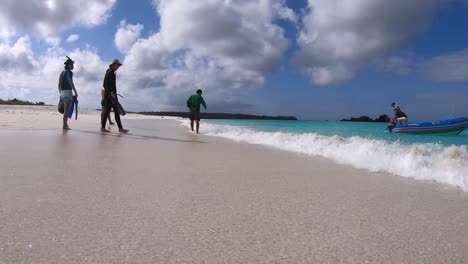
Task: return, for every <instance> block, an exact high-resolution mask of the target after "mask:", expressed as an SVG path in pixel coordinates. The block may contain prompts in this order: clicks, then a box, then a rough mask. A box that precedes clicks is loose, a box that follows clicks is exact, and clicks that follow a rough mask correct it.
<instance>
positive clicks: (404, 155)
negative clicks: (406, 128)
mask: <svg viewBox="0 0 468 264" xmlns="http://www.w3.org/2000/svg"><path fill="white" fill-rule="evenodd" d="M183 124H184V125H186V126H188V125H189V124H188V122H185V121H184V123H183ZM203 134H206V135H210V136H217V137H224V138H229V139H232V140H235V141H241V142H247V143H252V144H261V145H265V146H270V147H274V148H277V149H281V150H287V151H292V152H297V153H303V154H308V155H316V156H321V157H325V158H329V159H332V160H334V161H335V162H337V163H341V164H347V165H351V166H353V167H356V168H362V169H367V170H370V171H375V172H385V173H391V174H395V175H399V176H403V177H407V178H413V179H417V180H433V181H437V182H440V183H446V184H449V185H453V186H457V187H460V188H461V189H462V190H464V191H468V150H467V146H466V145H461V146H455V145H452V146H443V145H440V144H430V143H413V144H402V143H400V142H388V141H384V140H377V139H366V138H362V137H358V136H355V137H350V138H343V137H340V136H337V135H335V136H331V137H330V136H323V135H319V134H315V133H303V134H294V133H286V132H261V131H255V130H253V129H249V128H245V127H239V126H229V125H218V124H209V123H203Z"/></svg>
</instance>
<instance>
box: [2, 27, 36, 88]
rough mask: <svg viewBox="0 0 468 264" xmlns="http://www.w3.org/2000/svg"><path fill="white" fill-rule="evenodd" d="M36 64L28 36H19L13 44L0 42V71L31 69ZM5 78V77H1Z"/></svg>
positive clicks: (13, 71) (14, 71)
mask: <svg viewBox="0 0 468 264" xmlns="http://www.w3.org/2000/svg"><path fill="white" fill-rule="evenodd" d="M37 66H38V62H37V61H36V60H35V58H34V54H33V52H32V49H31V40H30V38H29V37H28V36H25V37H21V38H19V39H18V41H16V43H14V44H13V45H9V44H6V43H3V44H2V43H0V71H9V72H12V73H15V74H16V73H18V72H23V71H32V70H34V69H35V68H36V67H37ZM2 79H5V77H2Z"/></svg>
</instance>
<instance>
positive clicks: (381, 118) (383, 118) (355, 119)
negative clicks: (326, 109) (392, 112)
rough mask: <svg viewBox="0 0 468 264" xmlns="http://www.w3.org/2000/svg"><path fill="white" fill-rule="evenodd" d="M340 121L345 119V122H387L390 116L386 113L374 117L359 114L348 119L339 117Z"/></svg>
mask: <svg viewBox="0 0 468 264" xmlns="http://www.w3.org/2000/svg"><path fill="white" fill-rule="evenodd" d="M340 121H347V122H381V123H387V122H388V121H390V117H389V116H388V115H380V116H379V117H378V118H376V119H372V118H370V117H368V116H361V117H351V118H350V119H346V118H344V119H341V120H340Z"/></svg>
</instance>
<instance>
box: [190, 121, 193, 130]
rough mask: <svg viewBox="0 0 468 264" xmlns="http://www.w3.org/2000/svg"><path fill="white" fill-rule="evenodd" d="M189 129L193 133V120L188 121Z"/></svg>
mask: <svg viewBox="0 0 468 264" xmlns="http://www.w3.org/2000/svg"><path fill="white" fill-rule="evenodd" d="M190 128H192V132H193V120H190Z"/></svg>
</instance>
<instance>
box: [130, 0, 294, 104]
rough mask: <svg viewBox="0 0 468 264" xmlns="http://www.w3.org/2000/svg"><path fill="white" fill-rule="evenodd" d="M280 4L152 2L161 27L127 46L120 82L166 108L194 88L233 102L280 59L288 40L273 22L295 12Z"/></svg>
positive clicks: (272, 0) (271, 0)
mask: <svg viewBox="0 0 468 264" xmlns="http://www.w3.org/2000/svg"><path fill="white" fill-rule="evenodd" d="M284 3H285V2H284V1H282V0H281V1H280V0H256V1H218V0H206V1H191V0H179V1H172V0H158V1H154V5H155V7H156V11H157V12H158V15H159V16H160V25H161V30H160V32H157V33H155V34H153V35H151V36H149V37H148V38H143V39H139V40H138V41H137V42H136V43H135V44H133V45H132V47H131V48H129V49H128V53H127V55H126V58H125V62H124V68H125V69H124V68H123V69H122V73H121V74H122V76H123V77H122V78H124V77H125V79H126V81H125V82H126V83H125V84H124V86H127V87H133V88H130V89H134V91H136V90H138V91H139V93H147V94H148V95H149V96H147V97H145V99H144V100H146V103H148V104H149V103H150V102H149V101H151V102H152V103H153V104H157V105H159V106H164V107H165V108H170V107H171V106H173V105H177V106H182V107H183V102H184V100H185V99H186V98H185V97H186V96H187V95H189V94H190V93H192V92H193V91H194V90H195V89H197V88H201V89H203V90H204V91H205V92H206V93H205V94H206V96H207V98H209V99H210V100H211V101H212V102H213V103H215V104H216V103H218V104H220V105H221V104H225V105H228V104H234V103H235V101H236V100H237V99H238V98H239V96H241V95H242V94H243V92H244V91H246V90H249V89H252V88H256V87H261V86H262V85H263V84H264V76H265V74H266V73H268V72H271V71H272V70H273V69H275V67H277V66H278V65H279V64H280V63H281V62H282V56H283V53H284V51H285V50H286V49H287V47H288V44H289V43H288V41H287V40H286V38H285V37H284V31H283V29H282V28H281V27H279V26H278V25H276V24H275V23H274V20H275V19H278V18H283V17H285V16H286V17H288V16H289V17H291V18H293V14H294V12H292V10H289V9H288V8H287V7H286V6H285V5H284ZM288 13H289V15H285V14H288ZM130 91H131V90H130ZM144 103H145V102H144Z"/></svg>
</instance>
